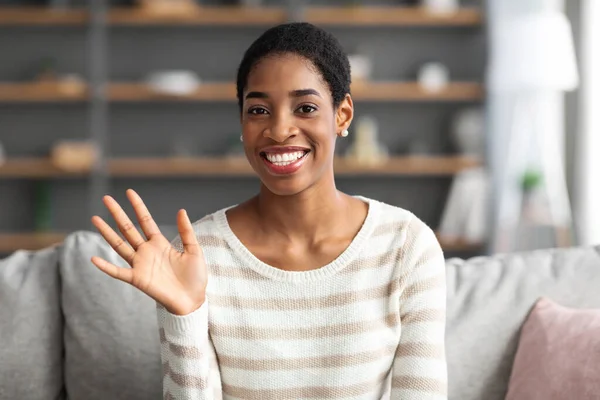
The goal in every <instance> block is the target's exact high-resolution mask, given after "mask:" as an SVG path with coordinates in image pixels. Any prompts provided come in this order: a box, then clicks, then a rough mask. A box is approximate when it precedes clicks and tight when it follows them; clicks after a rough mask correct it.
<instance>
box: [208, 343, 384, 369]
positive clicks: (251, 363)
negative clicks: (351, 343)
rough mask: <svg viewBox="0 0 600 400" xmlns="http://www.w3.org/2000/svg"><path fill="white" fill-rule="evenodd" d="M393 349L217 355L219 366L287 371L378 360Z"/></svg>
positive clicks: (335, 366)
mask: <svg viewBox="0 0 600 400" xmlns="http://www.w3.org/2000/svg"><path fill="white" fill-rule="evenodd" d="M395 350H396V346H388V347H384V348H381V349H377V350H372V351H365V352H362V353H355V354H334V355H329V356H320V357H302V358H272V359H267V360H257V359H255V358H243V357H229V356H223V355H219V365H220V366H221V367H228V368H235V369H243V370H248V371H289V370H298V369H302V368H343V367H353V366H357V365H362V364H366V363H370V362H373V361H377V360H380V359H381V358H382V357H386V356H388V355H391V354H394V352H395Z"/></svg>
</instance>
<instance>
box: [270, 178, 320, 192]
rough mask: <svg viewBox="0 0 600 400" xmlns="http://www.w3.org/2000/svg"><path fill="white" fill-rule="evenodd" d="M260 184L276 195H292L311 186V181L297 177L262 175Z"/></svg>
mask: <svg viewBox="0 0 600 400" xmlns="http://www.w3.org/2000/svg"><path fill="white" fill-rule="evenodd" d="M261 183H262V185H263V186H264V187H265V188H266V189H267V190H269V192H271V193H273V194H274V195H277V196H294V195H297V194H300V193H302V192H304V191H305V190H306V189H308V188H309V187H311V186H312V182H306V181H305V179H302V178H300V177H299V176H298V177H285V178H279V177H273V176H268V177H262V176H261Z"/></svg>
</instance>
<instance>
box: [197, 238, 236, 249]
mask: <svg viewBox="0 0 600 400" xmlns="http://www.w3.org/2000/svg"><path fill="white" fill-rule="evenodd" d="M196 238H197V239H198V243H200V247H215V248H220V249H228V248H229V246H228V245H227V242H226V241H225V240H224V239H223V238H220V237H219V236H214V235H196Z"/></svg>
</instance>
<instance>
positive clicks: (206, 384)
mask: <svg viewBox="0 0 600 400" xmlns="http://www.w3.org/2000/svg"><path fill="white" fill-rule="evenodd" d="M157 313H158V323H159V329H160V343H161V359H162V370H163V398H164V400H220V399H221V398H222V394H221V376H220V373H219V367H218V363H217V357H216V353H215V349H214V346H213V344H212V341H211V340H210V336H209V333H208V303H207V302H205V303H204V304H203V305H202V306H201V307H200V308H199V309H197V310H196V311H194V312H193V313H191V314H188V315H185V316H177V315H173V314H171V313H169V312H168V311H167V310H166V309H165V308H164V307H163V306H161V305H160V304H157Z"/></svg>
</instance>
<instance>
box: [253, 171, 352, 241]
mask: <svg viewBox="0 0 600 400" xmlns="http://www.w3.org/2000/svg"><path fill="white" fill-rule="evenodd" d="M255 204H256V209H257V213H258V216H259V218H260V221H261V225H262V226H263V227H264V228H265V229H266V230H275V231H277V232H279V233H280V234H282V235H283V236H284V237H287V239H288V240H290V241H292V240H302V241H309V242H313V243H314V242H318V241H321V240H323V239H325V238H327V237H330V236H331V235H332V233H336V232H337V233H338V234H339V229H340V227H341V226H342V225H343V221H344V218H345V217H344V215H346V214H347V213H348V208H349V207H350V201H349V198H348V196H347V195H344V194H343V193H341V192H339V191H338V190H337V188H336V186H335V182H334V179H333V177H331V178H330V179H323V180H322V181H320V182H318V183H316V184H315V185H313V186H312V187H310V188H308V189H306V190H305V191H303V192H302V193H298V194H296V195H292V196H279V195H276V194H273V193H272V192H271V191H269V189H267V188H266V187H264V186H261V190H260V193H259V195H258V197H257V198H256V203H255Z"/></svg>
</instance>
